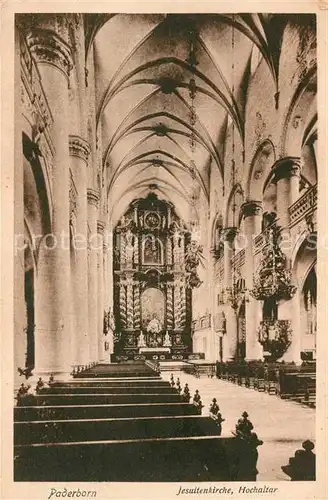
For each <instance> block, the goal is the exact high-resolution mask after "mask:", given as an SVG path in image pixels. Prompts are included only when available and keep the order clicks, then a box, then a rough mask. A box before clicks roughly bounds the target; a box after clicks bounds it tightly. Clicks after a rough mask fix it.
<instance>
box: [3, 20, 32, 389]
mask: <svg viewBox="0 0 328 500" xmlns="http://www.w3.org/2000/svg"><path fill="white" fill-rule="evenodd" d="M14 70H15V82H16V84H15V89H14V91H15V137H14V166H13V167H14V212H13V214H14V245H15V248H14V289H13V295H14V297H13V299H14V388H15V390H16V389H17V388H18V387H19V385H20V384H21V383H22V382H23V380H22V377H20V376H19V374H18V370H17V368H25V362H26V349H27V335H26V327H27V318H26V306H25V298H24V288H25V285H24V281H25V259H24V252H25V251H26V250H25V245H26V241H25V237H24V232H25V231H24V171H23V154H22V130H23V123H22V110H21V108H20V104H21V102H20V98H21V96H20V92H21V87H20V85H23V84H22V83H21V61H20V44H19V32H18V29H17V30H16V31H15V64H14ZM4 248H5V245H4ZM5 260H6V257H5V253H3V262H5Z"/></svg>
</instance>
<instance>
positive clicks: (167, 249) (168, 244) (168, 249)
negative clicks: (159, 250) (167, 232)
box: [166, 237, 172, 266]
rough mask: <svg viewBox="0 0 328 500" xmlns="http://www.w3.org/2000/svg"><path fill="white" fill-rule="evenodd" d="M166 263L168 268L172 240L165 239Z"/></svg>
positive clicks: (170, 259) (170, 258) (170, 262)
mask: <svg viewBox="0 0 328 500" xmlns="http://www.w3.org/2000/svg"><path fill="white" fill-rule="evenodd" d="M166 262H167V265H168V266H171V265H172V239H171V237H169V238H167V242H166Z"/></svg>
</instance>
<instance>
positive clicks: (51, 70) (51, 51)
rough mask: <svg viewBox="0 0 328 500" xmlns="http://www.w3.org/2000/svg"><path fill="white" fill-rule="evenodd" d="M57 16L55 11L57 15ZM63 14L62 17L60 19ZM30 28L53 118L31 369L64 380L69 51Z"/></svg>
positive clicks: (51, 34) (49, 34)
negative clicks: (48, 216) (49, 210)
mask: <svg viewBox="0 0 328 500" xmlns="http://www.w3.org/2000/svg"><path fill="white" fill-rule="evenodd" d="M57 17H58V18H61V16H57ZM61 19H64V16H63V17H62V18H61ZM47 28H48V29H47V30H45V29H41V28H39V27H37V28H33V27H32V28H31V29H30V30H29V32H28V34H27V44H28V47H29V49H30V51H31V53H32V55H33V57H34V59H35V60H36V62H37V65H38V68H39V71H40V75H41V78H42V85H43V88H44V91H45V94H46V96H47V100H48V103H49V107H50V109H51V113H52V117H53V128H52V132H51V136H52V141H53V145H54V151H55V152H54V166H53V172H52V175H53V182H52V186H53V189H52V199H53V214H52V216H53V217H52V234H51V235H49V236H48V237H47V238H45V239H44V240H43V242H42V243H41V246H40V253H39V267H38V279H37V293H36V297H37V303H36V329H35V340H36V342H35V372H36V373H37V374H38V375H44V376H47V375H48V374H49V373H53V374H54V375H55V377H56V378H57V380H58V379H60V378H62V379H65V378H66V377H67V376H68V375H69V373H70V369H71V367H70V365H71V359H70V339H71V328H70V311H69V304H70V303H71V297H70V287H69V285H70V279H71V274H70V272H71V270H70V250H69V237H70V236H69V185H70V177H69V148H68V123H69V116H68V79H69V71H70V68H71V67H72V58H71V50H70V47H69V45H68V44H67V42H66V41H65V40H64V39H63V38H62V37H61V36H59V35H58V34H57V33H56V31H55V29H57V27H56V28H54V27H53V26H47Z"/></svg>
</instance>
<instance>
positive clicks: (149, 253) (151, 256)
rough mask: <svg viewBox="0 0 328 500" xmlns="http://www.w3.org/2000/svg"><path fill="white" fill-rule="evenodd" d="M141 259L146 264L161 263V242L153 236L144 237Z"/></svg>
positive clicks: (154, 264)
mask: <svg viewBox="0 0 328 500" xmlns="http://www.w3.org/2000/svg"><path fill="white" fill-rule="evenodd" d="M142 250H143V251H142V261H143V264H145V265H148V266H156V265H158V266H161V265H163V261H164V259H163V246H162V242H161V241H160V240H159V239H158V238H155V237H154V236H149V237H147V238H146V239H145V241H144V242H143V245H142Z"/></svg>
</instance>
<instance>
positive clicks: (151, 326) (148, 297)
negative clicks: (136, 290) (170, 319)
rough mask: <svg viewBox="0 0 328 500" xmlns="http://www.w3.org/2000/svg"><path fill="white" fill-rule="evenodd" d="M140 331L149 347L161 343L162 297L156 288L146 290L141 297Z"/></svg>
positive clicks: (162, 325)
mask: <svg viewBox="0 0 328 500" xmlns="http://www.w3.org/2000/svg"><path fill="white" fill-rule="evenodd" d="M141 317H142V329H143V331H144V332H145V334H146V343H147V346H149V347H158V346H160V345H162V343H163V329H164V295H163V293H162V292H161V290H159V289H158V288H147V289H146V290H145V291H144V292H143V294H142V296H141Z"/></svg>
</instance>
